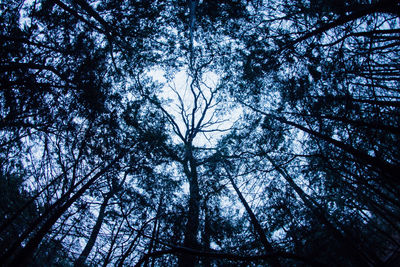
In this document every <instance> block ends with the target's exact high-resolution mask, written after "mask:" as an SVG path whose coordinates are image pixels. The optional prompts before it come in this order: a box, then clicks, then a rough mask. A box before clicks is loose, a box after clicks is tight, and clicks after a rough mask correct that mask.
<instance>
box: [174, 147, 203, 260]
mask: <svg viewBox="0 0 400 267" xmlns="http://www.w3.org/2000/svg"><path fill="white" fill-rule="evenodd" d="M188 150H189V151H187V157H186V159H187V160H186V163H185V164H184V166H183V168H184V172H185V174H186V177H187V178H188V181H189V210H188V214H187V223H186V227H185V233H184V241H183V246H184V247H185V248H192V249H198V248H199V244H198V240H197V234H198V231H199V216H200V191H199V181H198V174H197V169H196V164H195V160H194V158H193V155H192V153H191V149H190V148H188ZM178 262H179V267H188V266H194V265H195V264H196V262H197V260H196V258H195V257H193V256H191V255H187V254H183V255H181V256H180V257H179V260H178Z"/></svg>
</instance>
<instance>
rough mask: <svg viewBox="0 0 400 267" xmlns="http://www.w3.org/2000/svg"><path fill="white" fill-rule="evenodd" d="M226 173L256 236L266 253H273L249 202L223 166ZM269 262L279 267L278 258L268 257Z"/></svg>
mask: <svg viewBox="0 0 400 267" xmlns="http://www.w3.org/2000/svg"><path fill="white" fill-rule="evenodd" d="M225 171H226V174H227V176H228V179H229V181H230V182H231V184H232V186H233V188H234V189H235V191H236V194H237V195H238V197H239V199H240V202H242V205H243V206H244V208H245V209H246V212H247V213H248V215H249V217H250V220H251V223H252V224H253V227H254V229H255V230H256V231H257V234H258V237H259V238H260V241H261V243H262V244H263V246H264V249H265V252H266V253H267V254H273V253H274V252H275V251H274V248H273V247H272V245H271V243H270V242H269V241H268V239H267V237H266V236H265V232H264V230H263V229H262V227H261V225H260V223H259V222H258V220H257V218H256V216H255V214H254V213H253V211H252V210H251V208H250V206H249V204H248V203H247V201H246V199H245V198H244V197H243V195H242V193H241V192H240V190H239V188H238V187H237V186H236V184H235V182H234V181H233V178H232V176H231V174H230V173H229V171H228V170H227V169H226V168H225ZM270 264H271V266H273V267H279V266H281V264H280V262H279V260H278V259H277V258H271V259H270Z"/></svg>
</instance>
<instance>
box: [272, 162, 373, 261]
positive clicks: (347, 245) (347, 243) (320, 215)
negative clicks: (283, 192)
mask: <svg viewBox="0 0 400 267" xmlns="http://www.w3.org/2000/svg"><path fill="white" fill-rule="evenodd" d="M266 158H267V159H268V160H269V161H270V162H271V164H272V165H273V167H274V168H275V170H276V171H278V172H279V174H281V176H282V177H283V178H284V179H285V180H286V181H287V182H288V184H289V185H290V186H291V187H292V188H293V190H294V191H295V192H296V193H297V194H298V195H299V197H300V198H301V200H302V201H303V203H304V204H305V205H306V206H307V208H309V209H310V210H311V211H312V212H313V214H314V216H315V217H316V218H317V219H318V220H319V221H320V223H321V224H323V225H325V226H326V227H327V230H328V232H329V233H330V234H331V236H332V237H333V238H334V239H335V240H336V241H337V242H338V243H339V244H340V245H341V248H342V249H341V250H342V253H343V255H344V256H345V257H346V258H349V259H352V260H353V261H354V264H356V265H357V263H360V264H362V265H363V266H369V265H370V264H369V261H368V260H367V257H366V256H365V255H364V254H363V253H362V252H361V251H360V250H359V249H358V248H357V246H356V245H355V244H354V242H353V241H352V240H351V238H348V237H347V236H345V235H343V234H342V233H341V232H340V231H339V230H338V229H337V228H336V227H335V226H334V225H333V224H332V223H331V222H330V221H329V220H328V218H326V216H325V215H324V212H323V209H322V208H321V207H320V206H319V205H318V204H317V203H316V202H314V201H312V200H310V199H309V197H308V195H307V194H306V193H305V192H304V191H303V190H302V189H301V188H300V187H299V186H298V185H297V184H296V183H295V182H294V181H293V179H292V177H290V176H289V174H288V173H287V172H286V171H285V170H283V169H282V168H281V167H280V166H279V165H278V164H276V163H275V161H274V160H273V159H272V158H271V157H269V156H268V155H266Z"/></svg>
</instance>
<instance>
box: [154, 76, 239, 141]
mask: <svg viewBox="0 0 400 267" xmlns="http://www.w3.org/2000/svg"><path fill="white" fill-rule="evenodd" d="M149 75H150V76H151V77H152V78H153V79H154V80H155V81H157V82H160V83H162V84H163V85H164V86H163V88H162V91H161V93H160V94H159V98H160V99H161V100H162V103H163V104H162V106H163V108H164V109H165V110H166V111H167V112H168V113H169V114H170V115H171V117H172V118H173V119H174V121H175V123H176V125H177V126H178V128H179V131H180V132H181V133H182V135H183V136H184V135H185V133H186V132H187V130H188V128H189V129H190V128H192V127H193V125H194V127H196V126H197V125H199V124H200V125H201V126H200V127H201V132H200V133H199V134H197V136H196V138H195V139H194V140H193V145H195V146H199V147H213V146H215V144H216V142H217V141H218V139H219V138H221V137H222V136H223V135H224V134H225V133H227V132H228V131H229V129H230V128H231V127H232V126H233V123H234V122H235V121H236V120H237V119H238V118H239V116H240V115H241V112H242V111H241V110H240V109H237V108H234V107H233V105H231V104H230V103H229V101H227V99H221V97H220V96H219V92H218V90H220V80H219V76H218V75H217V74H216V73H214V72H211V71H209V72H206V73H204V74H203V75H202V77H201V79H199V81H198V82H195V81H193V79H192V78H191V77H190V76H189V75H188V73H187V70H181V71H179V72H178V73H176V74H175V75H174V77H173V78H170V79H167V78H166V77H165V73H164V71H162V70H152V71H151V72H150V73H149ZM174 141H175V142H177V143H180V142H181V140H179V138H178V136H175V138H174Z"/></svg>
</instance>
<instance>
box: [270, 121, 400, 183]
mask: <svg viewBox="0 0 400 267" xmlns="http://www.w3.org/2000/svg"><path fill="white" fill-rule="evenodd" d="M269 116H271V115H269ZM272 118H274V119H276V120H278V121H280V122H281V123H284V124H287V125H290V126H294V127H295V128H297V129H299V130H302V131H304V132H306V133H308V134H310V135H312V136H315V137H317V138H319V139H321V140H324V141H325V142H328V143H329V144H332V145H334V146H335V147H337V148H340V149H342V150H343V151H345V152H347V153H349V154H351V155H352V156H353V157H354V158H355V159H356V160H359V161H361V162H363V163H365V164H367V165H370V166H373V167H375V168H377V169H379V170H380V172H381V174H382V176H383V177H384V178H387V179H386V180H388V181H390V182H391V183H393V184H395V185H399V184H400V181H399V177H400V175H399V174H400V167H399V166H395V165H393V164H391V163H388V162H386V161H385V160H382V159H380V158H377V157H373V156H370V155H369V154H367V153H365V152H364V151H361V150H358V149H355V148H354V147H352V146H351V145H348V144H346V143H343V142H341V141H338V140H335V139H333V138H331V137H329V136H326V135H324V134H322V133H320V132H317V131H314V130H311V129H308V128H307V127H304V126H302V125H300V124H297V123H294V122H291V121H288V120H286V119H284V118H281V117H277V116H272Z"/></svg>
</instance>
